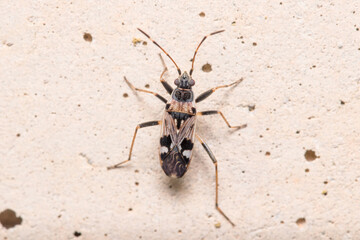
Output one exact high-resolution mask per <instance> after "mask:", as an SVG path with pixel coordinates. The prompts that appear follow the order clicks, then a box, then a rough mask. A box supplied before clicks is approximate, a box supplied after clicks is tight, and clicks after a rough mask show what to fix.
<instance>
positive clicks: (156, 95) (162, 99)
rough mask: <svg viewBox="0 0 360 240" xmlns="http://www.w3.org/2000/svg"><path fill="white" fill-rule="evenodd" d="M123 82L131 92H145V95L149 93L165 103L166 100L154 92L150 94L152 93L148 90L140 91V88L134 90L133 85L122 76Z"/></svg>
mask: <svg viewBox="0 0 360 240" xmlns="http://www.w3.org/2000/svg"><path fill="white" fill-rule="evenodd" d="M124 80H125V82H126V83H127V84H128V85H129V87H131V89H132V90H134V91H139V92H146V93H150V94H152V95H154V96H155V97H157V98H158V99H160V100H161V101H162V102H164V103H167V100H166V98H164V97H163V96H161V95H160V94H158V93H156V92H152V91H148V90H144V89H140V88H136V87H134V85H132V84H131V83H130V82H129V81H128V80H127V78H126V77H125V76H124Z"/></svg>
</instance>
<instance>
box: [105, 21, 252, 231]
mask: <svg viewBox="0 0 360 240" xmlns="http://www.w3.org/2000/svg"><path fill="white" fill-rule="evenodd" d="M138 30H139V31H140V32H141V33H143V34H144V35H145V36H146V37H147V38H149V39H150V40H151V41H152V42H153V43H154V44H155V45H156V46H158V47H159V48H160V49H161V50H162V51H163V52H164V53H165V54H166V56H168V57H169V59H170V60H171V61H172V62H173V63H174V65H175V67H176V69H177V71H178V74H179V76H178V77H177V78H176V79H175V81H174V84H175V85H176V88H175V89H173V88H172V87H171V86H170V85H169V84H168V83H167V82H166V80H165V79H164V74H165V73H166V72H167V71H168V69H167V67H166V65H165V62H164V59H163V58H162V56H161V54H159V56H160V60H161V62H162V64H163V66H164V70H163V71H162V73H161V75H160V82H161V83H162V85H163V86H164V88H165V89H166V91H167V92H168V93H169V94H170V95H171V99H170V100H169V101H167V100H166V99H165V98H164V97H162V96H161V95H159V94H158V93H155V92H152V91H148V90H144V89H139V88H136V87H134V86H133V85H132V84H131V83H130V82H129V81H128V80H127V79H126V77H125V76H124V80H125V82H126V83H127V84H128V85H129V86H130V87H131V88H132V90H134V91H139V92H146V93H150V94H153V95H154V96H156V97H157V98H159V99H160V100H161V101H162V102H164V103H165V104H166V105H165V111H164V115H163V118H162V120H160V121H150V122H144V123H141V124H139V125H137V126H136V128H135V133H134V136H133V139H132V142H131V147H130V152H129V157H128V159H127V160H125V161H123V162H120V163H118V164H115V165H113V166H110V167H108V169H115V168H118V167H120V166H121V165H122V164H124V163H126V162H129V161H130V160H131V155H132V150H133V147H134V142H135V138H136V134H137V131H138V130H139V129H140V128H144V127H150V126H156V125H161V137H160V150H159V155H160V156H159V157H160V164H161V167H162V169H163V171H164V172H165V174H166V175H167V176H169V177H172V178H180V177H182V176H183V175H184V174H185V173H186V171H187V169H188V167H189V164H190V161H191V157H192V152H193V147H194V138H195V137H196V138H197V139H198V140H199V142H200V143H201V145H202V146H203V147H204V149H205V151H206V152H207V154H208V155H209V157H210V158H211V160H212V162H213V163H214V166H215V176H216V183H215V191H216V196H215V207H216V209H217V210H218V211H219V212H220V214H221V215H223V216H224V217H225V218H226V220H227V221H229V222H230V223H231V225H232V226H235V224H234V223H233V222H232V221H231V220H230V219H229V218H228V217H227V216H226V215H225V213H224V212H223V211H222V210H221V208H220V207H219V204H218V196H219V194H218V185H219V181H218V165H217V160H216V158H215V156H214V154H213V153H212V151H211V150H210V148H209V146H208V145H207V144H206V142H205V141H204V140H203V139H202V138H201V137H200V136H199V135H198V134H196V133H195V123H196V117H197V116H204V115H213V114H219V115H220V116H221V117H222V118H223V120H224V121H225V123H226V124H227V126H228V127H229V128H237V129H241V128H244V127H246V124H243V125H240V126H231V125H230V124H229V122H228V121H227V120H226V118H225V116H224V114H223V113H222V112H220V111H217V110H211V111H203V112H197V111H196V108H195V103H198V102H201V101H203V100H204V99H206V98H207V97H209V96H210V95H211V94H212V93H214V92H215V91H216V90H218V89H220V88H226V87H230V86H233V85H236V84H238V83H240V82H241V81H242V79H240V80H238V81H236V82H233V83H231V84H228V85H222V86H218V87H214V88H211V89H209V90H207V91H205V92H203V93H202V94H200V95H199V96H198V97H197V98H195V97H194V93H193V91H192V87H193V86H194V85H195V81H194V79H193V78H192V74H193V71H194V62H195V57H196V54H197V52H198V50H199V48H200V46H201V44H202V43H203V42H204V41H205V39H206V38H208V37H209V36H212V35H215V34H218V33H221V32H223V31H224V30H220V31H216V32H213V33H210V34H209V35H206V36H205V37H204V38H203V39H202V40H201V42H200V43H199V45H198V46H197V48H196V50H195V53H194V56H193V58H192V63H191V69H190V71H189V74H188V73H187V72H186V71H185V72H183V73H182V72H181V70H180V68H179V67H178V65H177V64H176V62H175V61H174V60H173V59H172V58H171V57H170V55H169V54H168V53H167V52H166V51H165V50H164V49H163V48H162V47H161V46H160V45H159V44H158V43H157V42H155V41H154V40H153V39H152V38H151V37H150V36H149V35H148V34H147V33H145V32H144V31H143V30H141V29H139V28H138Z"/></svg>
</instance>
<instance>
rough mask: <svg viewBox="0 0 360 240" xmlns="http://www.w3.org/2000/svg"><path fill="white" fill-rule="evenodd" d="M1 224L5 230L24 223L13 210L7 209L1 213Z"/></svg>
mask: <svg viewBox="0 0 360 240" xmlns="http://www.w3.org/2000/svg"><path fill="white" fill-rule="evenodd" d="M0 223H1V225H3V227H4V228H6V229H8V228H13V227H15V226H16V225H20V224H21V223H22V218H21V217H16V213H15V212H14V211H13V210H11V209H6V210H4V211H2V212H1V213H0Z"/></svg>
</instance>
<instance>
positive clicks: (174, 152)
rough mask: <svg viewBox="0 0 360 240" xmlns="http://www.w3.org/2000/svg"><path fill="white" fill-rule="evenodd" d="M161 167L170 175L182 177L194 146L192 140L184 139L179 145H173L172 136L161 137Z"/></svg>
mask: <svg viewBox="0 0 360 240" xmlns="http://www.w3.org/2000/svg"><path fill="white" fill-rule="evenodd" d="M160 146H161V147H160V158H161V167H162V169H163V170H164V172H165V174H166V175H167V176H169V177H174V178H180V177H182V176H183V175H184V174H185V173H186V171H187V169H188V166H189V163H190V159H191V151H192V148H193V146H194V144H193V143H192V141H191V140H189V139H186V138H185V139H184V140H183V141H182V143H181V144H180V146H179V147H177V146H172V144H171V138H170V136H163V137H162V138H161V139H160Z"/></svg>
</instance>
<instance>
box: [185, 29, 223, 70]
mask: <svg viewBox="0 0 360 240" xmlns="http://www.w3.org/2000/svg"><path fill="white" fill-rule="evenodd" d="M223 31H225V30H220V31H216V32H213V33H210V34H209V35H206V36H205V37H204V38H203V39H202V40H201V42H200V44H199V46H198V47H197V48H196V50H195V53H194V57H193V59H192V64H191V69H190V72H189V73H190V76H191V75H192V73H193V71H194V62H195V56H196V53H197V51H198V50H199V48H200V46H201V44H202V43H203V42H204V41H205V39H206V38H207V37H209V36H211V35H215V34H218V33H222V32H223Z"/></svg>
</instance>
